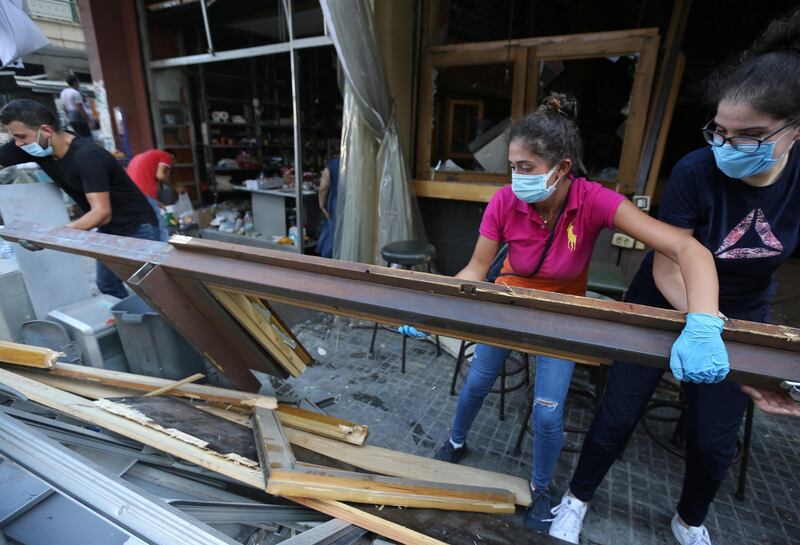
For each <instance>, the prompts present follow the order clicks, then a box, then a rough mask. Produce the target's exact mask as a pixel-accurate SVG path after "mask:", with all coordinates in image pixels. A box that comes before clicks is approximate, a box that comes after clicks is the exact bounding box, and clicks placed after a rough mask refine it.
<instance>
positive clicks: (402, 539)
mask: <svg viewBox="0 0 800 545" xmlns="http://www.w3.org/2000/svg"><path fill="white" fill-rule="evenodd" d="M289 499H290V500H292V501H293V502H295V503H299V504H300V505H305V506H306V507H308V508H309V509H313V510H314V511H319V512H320V513H325V514H326V515H330V516H332V517H335V518H338V519H341V520H343V521H345V522H349V523H350V524H355V525H356V526H360V527H361V528H364V529H365V530H369V531H370V532H374V533H376V534H378V535H382V536H383V537H386V538H389V539H393V540H395V541H397V542H399V543H403V544H405V545H447V544H446V543H445V542H444V541H439V540H438V539H434V538H432V537H430V536H426V535H425V534H421V533H419V532H417V531H415V530H412V529H410V528H406V527H405V526H401V525H400V524H396V523H394V522H389V521H388V520H386V519H382V518H380V517H378V516H375V515H373V514H371V513H366V512H364V511H361V510H360V509H356V508H355V507H353V506H351V505H347V504H346V503H342V502H338V501H324V500H312V499H309V498H299V497H290V498H289Z"/></svg>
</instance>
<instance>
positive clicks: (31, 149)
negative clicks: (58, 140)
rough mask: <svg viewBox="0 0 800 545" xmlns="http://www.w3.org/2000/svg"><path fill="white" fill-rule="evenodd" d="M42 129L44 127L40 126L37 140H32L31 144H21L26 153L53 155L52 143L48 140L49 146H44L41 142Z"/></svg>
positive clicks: (42, 155)
mask: <svg viewBox="0 0 800 545" xmlns="http://www.w3.org/2000/svg"><path fill="white" fill-rule="evenodd" d="M41 131H42V129H41V127H40V128H39V130H38V131H36V140H34V141H33V142H31V143H30V144H25V145H24V146H20V149H21V150H22V151H24V152H25V153H27V154H28V155H32V156H34V157H49V156H50V155H53V146H52V145H51V144H50V142H49V141H48V142H47V148H43V147H42V145H41V144H39V137H40V135H41V134H40V133H41Z"/></svg>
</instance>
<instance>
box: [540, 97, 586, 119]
mask: <svg viewBox="0 0 800 545" xmlns="http://www.w3.org/2000/svg"><path fill="white" fill-rule="evenodd" d="M540 109H541V110H543V111H548V110H549V111H553V112H557V113H559V114H561V115H563V116H564V117H566V118H567V119H570V120H573V121H574V120H576V119H577V118H578V101H577V99H576V98H575V97H574V96H572V95H566V94H563V93H550V94H549V95H548V96H546V97H544V100H542V105H541V106H540Z"/></svg>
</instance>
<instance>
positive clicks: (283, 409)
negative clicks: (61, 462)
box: [14, 363, 369, 445]
mask: <svg viewBox="0 0 800 545" xmlns="http://www.w3.org/2000/svg"><path fill="white" fill-rule="evenodd" d="M62 365H67V364H61V363H59V364H57V368H56V369H54V370H52V371H49V372H42V371H39V370H33V369H30V370H29V369H19V370H16V369H15V370H14V372H16V373H19V374H21V375H23V376H26V377H28V378H31V379H33V380H37V381H39V382H42V383H44V384H48V385H50V386H53V387H55V388H59V389H61V390H66V391H67V392H71V393H73V394H77V395H79V396H83V397H87V398H89V399H102V398H106V397H134V396H136V395H138V394H139V393H140V392H141V391H148V389H147V388H143V387H140V386H142V385H140V384H138V383H135V382H134V381H135V380H137V379H136V378H135V377H139V376H140V375H132V374H131V373H120V372H117V371H106V370H104V369H94V368H86V369H90V370H91V371H102V372H104V373H115V377H116V378H115V379H114V381H113V382H114V384H115V385H110V384H108V382H107V381H105V380H104V382H100V381H93V380H91V379H88V378H81V375H80V374H78V375H76V376H63V375H62V374H61V373H56V371H58V370H59V369H58V367H60V366H62ZM75 367H79V368H81V369H84V368H83V366H80V365H78V366H75ZM70 375H71V373H70ZM128 376H130V377H134V378H133V379H132V380H126V379H127V378H128ZM143 378H145V379H150V378H152V377H143ZM155 380H162V379H155ZM116 384H124V385H126V386H131V387H122V386H117V385H116ZM187 386H189V385H187ZM150 387H151V388H154V387H153V386H152V385H151V386H150ZM201 388H205V389H209V390H210V391H211V392H212V393H211V394H206V393H205V391H204V392H203V393H197V392H189V394H190V395H183V396H182V397H185V398H188V399H193V400H201V401H208V402H210V403H215V404H218V405H223V406H224V407H228V408H230V409H231V410H233V409H235V410H237V411H239V412H240V413H241V412H248V413H249V412H250V410H251V409H252V408H255V407H261V408H265V409H274V408H275V407H277V412H278V417H279V418H280V420H281V424H283V425H284V426H288V427H291V428H295V429H298V430H305V431H308V432H311V433H314V434H317V435H321V436H324V437H328V438H331V439H334V440H336V441H342V442H346V443H351V444H354V445H363V444H364V440H365V439H366V437H367V434H368V433H369V429H368V428H367V426H364V425H362V424H356V423H355V422H350V421H349V420H343V419H341V418H335V417H333V416H327V415H324V414H318V413H314V412H311V411H306V410H304V409H299V408H297V407H292V406H289V405H280V406H278V403H277V402H276V401H275V398H272V397H268V396H256V397H257V398H258V399H256V400H253V397H254V396H253V394H243V393H241V392H237V391H235V390H227V389H225V388H216V387H213V386H201ZM169 394H170V395H176V392H174V391H170V392H169ZM237 395H241V396H243V398H242V399H240V400H239V402H238V403H237V399H236V398H235V396H237ZM229 396H232V397H229ZM226 412H230V411H226ZM248 419H249V417H248V416H242V421H241V422H240V423H242V424H243V425H246V426H249V420H248Z"/></svg>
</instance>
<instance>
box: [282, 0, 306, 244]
mask: <svg viewBox="0 0 800 545" xmlns="http://www.w3.org/2000/svg"><path fill="white" fill-rule="evenodd" d="M283 11H284V14H285V15H286V26H287V27H288V29H289V55H290V56H289V60H290V63H291V69H292V115H293V117H294V202H295V207H294V209H295V224H296V226H297V242H296V246H297V251H298V252H299V253H301V254H302V253H303V243H304V242H305V240H304V239H305V237H304V236H303V223H304V219H305V218H304V217H303V150H302V148H301V142H300V91H299V88H298V82H297V77H298V76H297V70H298V65H299V64H300V60H299V59H298V58H297V52H296V51H295V50H294V29H293V28H292V0H283Z"/></svg>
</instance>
